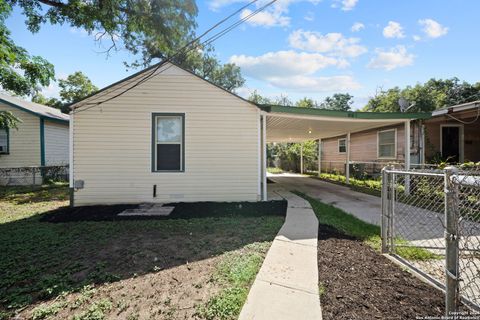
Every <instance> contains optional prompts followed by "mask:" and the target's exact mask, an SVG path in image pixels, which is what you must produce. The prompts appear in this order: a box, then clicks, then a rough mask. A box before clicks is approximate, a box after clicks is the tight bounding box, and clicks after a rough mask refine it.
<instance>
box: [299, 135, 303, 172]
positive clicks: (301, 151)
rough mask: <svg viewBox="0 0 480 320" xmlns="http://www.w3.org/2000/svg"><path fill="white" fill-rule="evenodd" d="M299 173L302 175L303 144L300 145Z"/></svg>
mask: <svg viewBox="0 0 480 320" xmlns="http://www.w3.org/2000/svg"><path fill="white" fill-rule="evenodd" d="M300 173H301V174H303V142H302V143H301V144H300Z"/></svg>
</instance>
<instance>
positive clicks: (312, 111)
mask: <svg viewBox="0 0 480 320" xmlns="http://www.w3.org/2000/svg"><path fill="white" fill-rule="evenodd" d="M257 106H258V107H259V108H260V109H261V110H263V111H265V112H267V113H289V114H295V115H308V116H322V117H332V118H357V119H372V120H382V119H384V120H395V119H399V120H400V119H411V120H414V119H430V118H431V117H432V114H431V113H429V112H414V113H412V112H359V111H339V110H326V109H318V108H300V107H286V106H276V105H262V104H257Z"/></svg>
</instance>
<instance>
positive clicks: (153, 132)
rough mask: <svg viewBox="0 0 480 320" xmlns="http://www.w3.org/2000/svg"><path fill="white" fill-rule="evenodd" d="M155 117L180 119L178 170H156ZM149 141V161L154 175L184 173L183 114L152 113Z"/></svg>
mask: <svg viewBox="0 0 480 320" xmlns="http://www.w3.org/2000/svg"><path fill="white" fill-rule="evenodd" d="M157 117H181V118H182V150H181V152H182V160H181V168H180V170H157V166H156V164H157V163H156V154H155V153H156V152H157V145H156V144H157V142H156V131H157ZM150 139H151V141H152V149H151V161H152V168H151V169H152V172H155V173H172V172H173V173H174V172H185V113H164V112H154V113H152V132H151V136H150Z"/></svg>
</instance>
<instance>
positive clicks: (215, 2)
mask: <svg viewBox="0 0 480 320" xmlns="http://www.w3.org/2000/svg"><path fill="white" fill-rule="evenodd" d="M237 2H245V0H211V1H210V2H209V3H208V7H209V9H210V10H212V11H217V10H219V9H220V8H222V7H225V6H228V5H231V4H233V3H237Z"/></svg>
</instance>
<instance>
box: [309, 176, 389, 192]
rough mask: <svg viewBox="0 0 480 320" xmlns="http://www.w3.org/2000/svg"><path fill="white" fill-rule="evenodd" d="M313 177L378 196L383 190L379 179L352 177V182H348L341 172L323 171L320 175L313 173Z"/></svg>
mask: <svg viewBox="0 0 480 320" xmlns="http://www.w3.org/2000/svg"><path fill="white" fill-rule="evenodd" d="M311 177H312V178H314V179H320V180H326V181H330V182H335V183H338V184H341V185H344V186H347V187H350V188H351V189H353V190H355V191H359V192H363V193H367V194H371V195H374V196H378V197H379V196H380V193H381V191H382V181H381V180H378V179H377V180H376V179H356V178H353V177H350V184H347V182H346V177H345V176H344V175H341V174H335V173H321V174H320V176H318V174H317V173H315V174H312V175H311Z"/></svg>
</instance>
